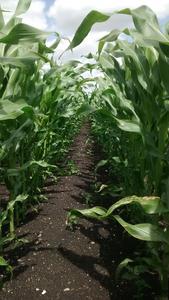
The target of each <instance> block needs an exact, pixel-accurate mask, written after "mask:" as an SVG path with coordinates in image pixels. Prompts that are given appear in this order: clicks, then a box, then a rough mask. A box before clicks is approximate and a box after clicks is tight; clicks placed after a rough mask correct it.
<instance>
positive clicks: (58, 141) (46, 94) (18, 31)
mask: <svg viewBox="0 0 169 300" xmlns="http://www.w3.org/2000/svg"><path fill="white" fill-rule="evenodd" d="M30 4H31V0H19V2H18V5H17V7H16V10H15V12H14V14H13V16H12V17H11V19H10V20H9V21H8V22H7V23H5V21H4V18H3V11H2V10H1V8H0V172H1V173H0V187H1V185H2V184H3V185H5V187H6V189H7V191H8V192H9V198H8V199H7V200H6V201H2V202H1V203H0V252H1V254H3V248H4V247H5V246H6V245H7V244H9V243H10V242H11V241H12V240H13V239H15V238H16V233H15V228H16V226H17V225H18V224H19V223H20V221H21V220H22V219H23V218H24V217H25V215H26V214H27V212H28V210H29V209H30V208H31V207H32V206H33V205H34V204H36V203H37V196H38V195H39V189H40V188H41V187H42V185H43V182H44V180H45V179H46V178H47V176H53V174H54V175H56V176H57V171H58V168H59V167H58V166H57V163H58V164H59V163H60V160H61V159H62V160H63V158H64V157H65V155H66V153H67V151H68V147H69V145H70V143H71V141H72V138H73V136H74V134H75V133H76V132H77V130H78V129H79V126H80V124H81V116H80V114H79V113H78V111H79V109H80V107H81V105H82V103H83V101H84V99H85V96H86V94H85V92H84V90H83V78H82V77H81V69H80V66H79V65H78V63H77V62H69V63H67V64H65V65H61V64H57V63H56V62H55V61H54V58H53V53H54V51H55V49H56V48H57V46H58V44H59V42H60V39H61V38H60V36H59V34H56V40H55V42H54V43H53V44H52V45H51V46H50V47H47V45H46V39H47V38H48V37H49V35H50V34H51V33H50V32H44V31H41V30H39V29H36V28H34V27H32V26H29V25H27V24H24V23H22V20H21V18H20V15H21V14H23V13H25V12H26V11H27V10H28V8H29V6H30ZM46 63H48V64H49V65H50V67H49V70H48V71H46V72H44V69H43V67H44V65H45V64H46ZM0 200H1V199H0ZM38 201H39V198H38ZM4 225H6V226H7V227H8V233H7V235H4V230H3V228H4ZM0 266H2V267H5V268H7V262H5V260H4V259H3V258H2V257H1V259H0Z"/></svg>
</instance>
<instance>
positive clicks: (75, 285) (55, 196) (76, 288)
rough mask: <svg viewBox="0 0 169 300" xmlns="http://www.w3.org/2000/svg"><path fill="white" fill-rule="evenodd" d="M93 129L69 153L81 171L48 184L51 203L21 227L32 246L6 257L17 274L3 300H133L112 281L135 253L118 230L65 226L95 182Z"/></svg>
mask: <svg viewBox="0 0 169 300" xmlns="http://www.w3.org/2000/svg"><path fill="white" fill-rule="evenodd" d="M89 129H90V128H89V125H88V124H86V125H85V126H84V127H83V128H82V129H81V131H80V133H79V135H78V136H77V138H76V139H75V142H74V144H73V146H72V149H71V151H70V155H69V156H70V158H71V159H72V160H74V161H75V163H76V165H77V166H78V169H79V173H78V174H76V175H71V176H63V177H61V178H60V180H59V182H58V183H57V184H55V183H54V182H53V181H52V180H49V181H48V182H47V183H46V186H45V187H44V191H43V192H44V194H45V195H46V196H47V198H48V201H46V202H43V203H42V204H41V205H40V207H39V211H38V212H32V213H31V214H29V215H28V217H27V219H26V220H25V222H24V224H22V226H20V227H19V228H18V229H17V234H18V236H19V237H20V238H26V239H27V240H28V241H29V242H28V243H27V244H24V245H18V246H17V247H16V248H15V249H8V251H7V253H6V257H7V258H9V259H10V261H11V263H12V264H13V266H14V274H13V278H12V280H10V281H6V282H5V284H4V286H3V289H2V291H1V292H0V299H1V300H30V299H31V300H35V299H36V300H38V299H44V300H56V299H60V300H66V299H69V300H78V299H79V300H82V299H83V300H87V299H90V300H93V299H94V300H97V299H98V300H99V299H102V300H103V299H104V300H108V299H115V300H123V299H125V300H126V299H133V298H132V296H131V292H132V291H131V288H130V287H129V286H128V285H127V284H126V283H125V282H121V283H120V284H119V285H118V284H116V283H115V278H114V277H115V276H114V274H115V269H116V266H117V264H118V263H119V262H120V261H121V260H122V259H123V258H125V257H126V256H127V255H129V254H130V253H131V252H132V251H133V244H132V243H130V239H128V240H126V237H125V236H124V234H123V231H122V230H121V229H120V227H119V226H118V225H116V224H114V223H113V224H110V223H107V222H104V223H100V222H96V221H88V220H80V222H79V225H78V228H77V230H75V231H70V230H68V229H67V228H66V225H65V221H66V216H67V211H68V210H69V209H70V208H85V207H87V204H86V203H85V200H84V199H85V197H84V194H85V193H86V192H89V191H90V186H91V184H92V183H93V182H94V171H93V170H94V165H95V163H96V158H95V153H94V143H92V141H91V140H90V139H89ZM149 299H150V298H149Z"/></svg>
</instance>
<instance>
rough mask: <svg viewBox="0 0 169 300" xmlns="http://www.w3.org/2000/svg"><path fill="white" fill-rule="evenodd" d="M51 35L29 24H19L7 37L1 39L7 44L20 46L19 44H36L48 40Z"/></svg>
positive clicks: (0, 40)
mask: <svg viewBox="0 0 169 300" xmlns="http://www.w3.org/2000/svg"><path fill="white" fill-rule="evenodd" d="M49 35H50V33H49V32H45V31H42V30H39V29H37V28H35V27H32V26H29V25H27V24H17V25H15V26H14V27H13V28H12V30H11V31H10V32H9V33H8V34H7V35H6V36H4V37H3V38H1V39H0V42H1V43H5V44H18V43H19V42H22V43H31V42H32V43H34V42H39V41H41V40H43V39H46V38H47V37H48V36H49Z"/></svg>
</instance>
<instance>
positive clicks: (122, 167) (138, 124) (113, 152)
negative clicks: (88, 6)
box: [69, 6, 169, 299]
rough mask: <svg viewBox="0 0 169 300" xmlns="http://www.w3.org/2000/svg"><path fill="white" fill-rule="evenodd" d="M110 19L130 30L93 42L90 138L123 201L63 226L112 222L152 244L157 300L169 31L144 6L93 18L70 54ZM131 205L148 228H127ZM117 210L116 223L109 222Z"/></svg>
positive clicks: (163, 262)
mask: <svg viewBox="0 0 169 300" xmlns="http://www.w3.org/2000/svg"><path fill="white" fill-rule="evenodd" d="M113 14H123V15H129V16H131V17H132V20H133V27H132V28H124V29H123V30H118V29H116V28H113V29H112V31H111V32H110V33H109V34H107V35H106V36H104V37H102V38H101V39H100V40H99V43H98V51H97V55H93V56H92V58H94V59H95V68H96V69H97V70H100V71H101V72H102V74H104V76H102V78H99V80H98V79H97V80H96V89H95V90H94V91H93V93H92V94H91V99H90V103H91V106H92V107H93V109H94V113H93V114H92V122H93V131H94V134H95V135H97V138H98V141H99V142H100V143H101V144H102V145H103V150H104V153H105V156H106V160H107V161H106V163H107V166H108V168H109V170H110V176H112V178H113V180H114V175H115V174H117V177H118V182H117V185H118V188H117V187H116V190H118V192H119V196H120V197H121V198H122V199H121V200H120V201H119V202H117V203H115V204H113V205H112V206H111V207H110V208H109V209H108V210H107V209H106V208H104V207H94V208H91V209H87V210H81V211H80V210H72V211H71V212H70V215H69V218H70V221H74V219H76V217H79V216H81V217H83V216H85V217H92V218H96V219H99V220H102V219H106V218H113V219H114V220H116V221H117V222H118V223H119V224H121V225H122V227H123V228H124V229H125V230H126V231H127V232H128V233H129V234H130V235H132V236H133V237H135V238H137V239H141V240H144V241H147V242H152V244H153V246H152V247H151V250H150V251H152V252H151V253H152V256H153V249H156V260H155V262H153V264H154V265H153V267H154V269H155V270H156V271H157V273H158V274H159V280H160V282H161V295H162V296H161V299H168V276H169V266H168V263H167V260H168V257H169V248H168V243H169V235H168V234H169V227H168V219H169V218H168V217H169V214H168V213H169V211H168V209H169V198H168V195H169V189H168V187H169V185H168V183H169V163H168V157H169V152H168V149H169V148H168V146H169V136H168V129H169V109H168V108H169V106H168V104H169V79H168V72H169V32H168V24H166V26H165V30H164V31H162V30H161V28H160V25H159V22H158V19H157V17H156V15H155V14H154V12H153V11H152V10H151V9H150V8H148V7H147V6H141V7H139V8H137V9H134V10H131V9H129V8H126V9H123V10H120V11H116V12H115V13H112V14H109V15H108V14H103V13H100V12H98V11H92V12H90V13H89V14H88V15H87V16H86V18H85V19H84V20H83V22H82V23H81V25H80V26H79V28H78V30H77V31H76V33H75V36H74V38H73V40H72V42H71V45H70V48H74V47H76V46H78V45H79V44H80V43H81V42H82V41H83V39H84V38H85V37H86V35H87V34H88V33H89V31H90V30H91V28H92V26H93V25H94V24H95V23H96V22H105V21H106V20H108V19H109V18H110V17H111V16H112V15H113ZM121 34H123V37H122V38H121ZM124 36H125V38H124ZM113 170H114V171H113ZM114 185H115V183H114ZM101 190H102V188H101V189H100V191H101ZM112 191H113V183H112ZM133 195H137V196H133ZM112 201H113V200H112ZM133 203H137V204H139V205H140V206H141V208H142V210H143V211H144V213H145V214H146V215H147V218H148V222H147V223H141V222H142V220H141V215H140V216H139V215H138V216H137V219H138V222H140V223H139V224H134V225H133V224H132V220H131V224H130V223H128V222H126V221H125V220H124V219H123V218H122V216H121V214H120V207H121V206H126V205H127V206H130V205H131V204H133ZM117 207H118V208H119V210H118V212H119V215H117V214H114V210H115V209H116V208H117ZM149 214H151V215H152V216H151V217H149ZM161 224H163V225H162V227H161ZM157 244H158V245H159V246H157ZM158 247H159V248H158Z"/></svg>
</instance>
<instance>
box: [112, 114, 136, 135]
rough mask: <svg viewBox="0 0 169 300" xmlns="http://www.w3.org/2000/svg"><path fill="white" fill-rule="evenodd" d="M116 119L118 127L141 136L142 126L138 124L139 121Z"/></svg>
mask: <svg viewBox="0 0 169 300" xmlns="http://www.w3.org/2000/svg"><path fill="white" fill-rule="evenodd" d="M114 119H115V120H116V121H117V126H118V127H119V128H120V129H121V130H123V131H127V132H135V133H139V134H141V129H140V124H139V123H138V121H134V120H133V121H131V120H120V119H118V118H116V117H114Z"/></svg>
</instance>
